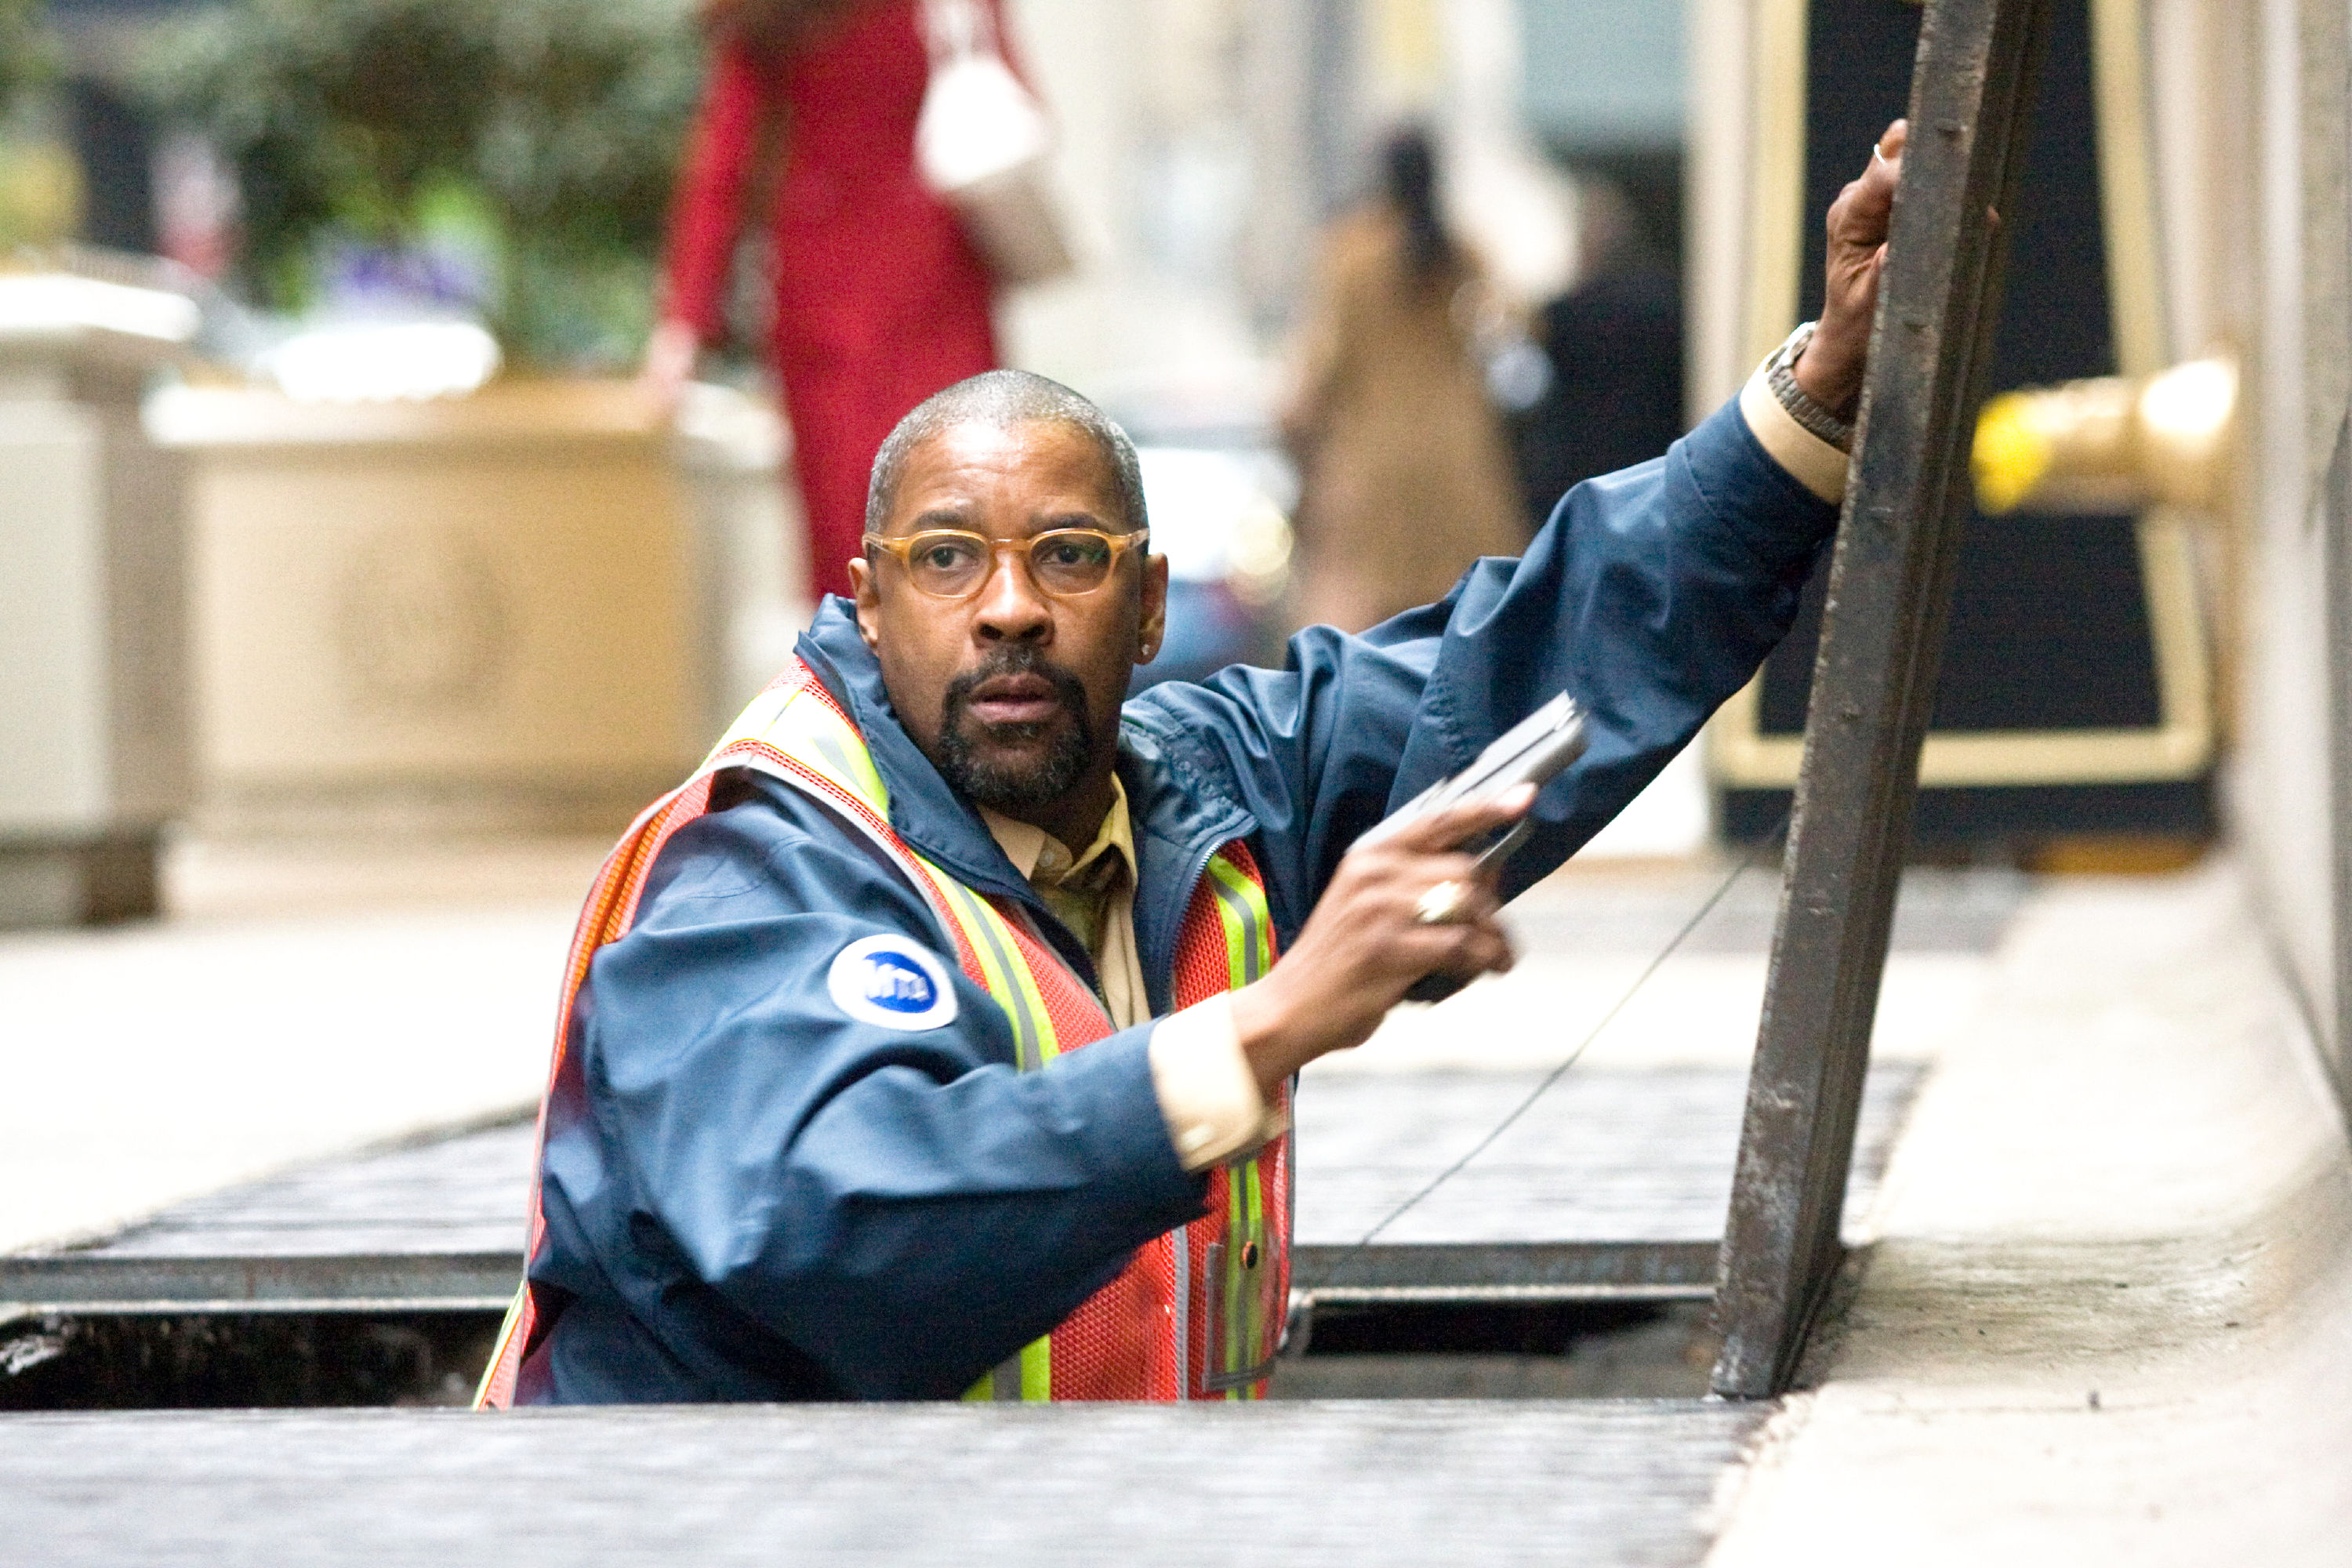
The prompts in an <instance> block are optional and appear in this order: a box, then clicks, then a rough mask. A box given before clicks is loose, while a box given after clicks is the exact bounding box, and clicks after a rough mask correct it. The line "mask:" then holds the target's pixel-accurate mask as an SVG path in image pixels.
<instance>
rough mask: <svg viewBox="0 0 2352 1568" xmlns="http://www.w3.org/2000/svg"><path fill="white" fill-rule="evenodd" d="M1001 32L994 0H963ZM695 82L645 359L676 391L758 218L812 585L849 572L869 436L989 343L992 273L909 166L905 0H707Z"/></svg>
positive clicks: (913, 77) (923, 62)
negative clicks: (706, 49)
mask: <svg viewBox="0 0 2352 1568" xmlns="http://www.w3.org/2000/svg"><path fill="white" fill-rule="evenodd" d="M980 4H981V5H983V7H984V8H985V10H986V12H987V15H988V16H989V19H990V21H991V22H992V23H993V24H995V25H996V28H995V37H997V38H999V39H1002V38H1003V36H1004V33H1003V26H1002V22H1003V18H1002V16H1001V15H1000V0H980ZM702 15H703V21H704V25H705V26H706V27H707V28H708V29H709V34H710V38H711V51H712V53H711V68H710V82H709V89H708V90H707V93H706V96H705V100H704V102H703V105H702V110H701V113H700V116H699V118H698V121H697V123H696V125H695V128H694V131H693V132H692V137H691V140H690V142H689V143H688V150H687V155H686V160H685V163H684V165H683V167H682V168H681V170H680V172H679V178H678V189H677V202H676V206H675V209H674V211H673V213H672V216H671V220H670V242H669V257H668V262H667V268H668V276H667V294H666V297H665V299H664V301H663V308H662V312H661V314H662V321H661V324H660V325H659V326H658V327H656V329H655V332H654V337H653V341H652V342H651V344H650V345H649V347H648V349H647V351H646V379H647V380H648V381H649V382H650V383H652V384H654V385H655V386H656V388H657V389H658V390H659V391H661V392H662V393H663V394H664V395H675V394H676V392H677V388H678V387H679V386H681V385H682V384H684V383H685V381H686V380H687V379H688V377H689V376H690V375H691V374H693V368H694V363H695V360H696V357H697V355H698V353H699V351H700V349H701V348H702V347H703V346H704V345H706V344H709V343H710V342H714V341H715V340H716V339H718V338H719V335H720V333H721V331H722V330H723V320H722V318H723V316H724V313H725V301H726V296H727V292H728V282H729V277H730V271H731V268H732V262H733V259H734V253H735V243H736V239H737V237H738V236H739V235H740V233H741V232H742V230H743V229H744V228H745V227H746V226H747V225H749V224H751V223H756V222H760V221H762V220H763V219H764V221H765V223H766V225H767V227H768V231H769V236H770V238H771V241H772V245H771V248H770V254H771V258H772V260H771V267H772V273H773V276H772V279H771V283H772V288H773V289H774V310H773V320H772V323H771V326H770V334H771V335H770V351H771V353H772V363H773V366H774V369H775V373H776V376H777V379H778V381H779V382H780V383H781V384H782V395H783V403H784V412H785V414H786V416H788V417H789V418H790V420H791V422H792V428H793V464H794V467H795V468H796V469H797V470H798V474H799V479H800V488H801V496H802V500H803V505H804V507H805V509H806V512H807V517H808V533H809V551H808V561H809V568H810V575H811V583H810V589H811V597H812V598H821V597H822V596H823V595H825V594H828V593H833V594H846V593H848V592H849V565H848V563H849V559H850V557H851V556H853V555H856V554H857V553H858V552H859V550H860V548H861V546H860V544H859V539H860V536H861V535H862V534H863V533H864V531H865V527H866V474H867V472H868V470H869V469H870V468H872V466H873V463H874V454H875V453H876V452H877V450H879V449H880V447H881V445H882V438H883V437H886V436H887V435H888V434H889V433H890V430H891V427H892V426H895V425H897V424H898V420H899V419H900V418H901V417H902V416H904V415H905V414H906V413H907V411H908V409H911V408H913V407H914V406H915V405H917V404H918V403H920V402H921V401H922V400H923V399H924V398H926V397H929V395H931V394H932V393H934V392H937V391H938V390H939V389H940V388H941V387H943V386H946V385H949V384H951V383H953V382H957V381H961V380H962V379H963V378H964V377H966V376H969V375H975V374H979V373H980V372H982V371H984V370H990V369H993V368H994V367H995V365H996V363H997V357H998V356H997V342H996V331H995V327H994V324H993V321H992V318H991V308H992V303H993V299H994V291H995V290H994V282H993V279H992V278H991V276H990V273H989V269H988V265H987V263H986V262H985V261H984V260H983V259H982V257H981V255H980V253H979V251H978V250H977V249H975V248H974V247H973V246H972V243H971V239H970V238H969V237H968V236H967V235H966V233H965V230H964V227H963V225H962V223H961V220H960V219H959V218H958V217H957V216H956V214H955V212H954V210H953V209H952V208H950V206H949V205H947V203H946V202H945V201H943V200H942V199H941V198H940V196H939V195H937V194H935V193H934V192H933V191H932V190H931V189H930V188H929V185H927V184H925V183H924V180H923V178H922V175H921V174H920V173H919V170H918V168H917V165H916V159H915V123H916V120H917V117H918V116H919V114H920V112H921V110H922V105H923V92H924V89H925V87H926V86H927V84H928V83H929V76H930V56H929V48H928V47H927V45H926V42H925V37H924V7H923V5H922V0H705V3H704V5H703V7H702Z"/></svg>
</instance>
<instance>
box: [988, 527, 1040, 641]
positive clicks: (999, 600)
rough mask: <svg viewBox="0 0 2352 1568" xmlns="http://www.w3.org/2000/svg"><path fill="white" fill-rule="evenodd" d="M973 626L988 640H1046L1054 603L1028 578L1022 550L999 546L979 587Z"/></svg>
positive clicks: (1027, 564)
mask: <svg viewBox="0 0 2352 1568" xmlns="http://www.w3.org/2000/svg"><path fill="white" fill-rule="evenodd" d="M974 626H975V627H976V628H977V630H978V631H979V634H980V636H981V637H982V640H983V641H987V642H1043V641H1045V640H1046V637H1047V634H1049V633H1050V632H1051V631H1052V630H1053V627H1054V612H1053V606H1052V605H1048V604H1047V603H1046V602H1045V595H1043V594H1040V593H1039V592H1038V591H1037V584H1035V583H1034V582H1032V581H1030V578H1029V560H1028V556H1027V554H1026V553H1025V552H1024V551H1018V550H1012V549H1008V548H1005V547H1003V546H1002V545H1000V546H998V548H997V551H996V569H995V570H994V571H993V572H991V573H990V574H988V581H987V582H986V583H985V584H982V586H981V590H980V611H979V615H978V616H977V618H976V620H975V622H974Z"/></svg>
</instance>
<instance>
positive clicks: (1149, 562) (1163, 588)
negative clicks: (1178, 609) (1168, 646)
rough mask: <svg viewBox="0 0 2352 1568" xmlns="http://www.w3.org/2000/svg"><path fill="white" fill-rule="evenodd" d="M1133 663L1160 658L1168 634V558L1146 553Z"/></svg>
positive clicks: (1147, 662)
mask: <svg viewBox="0 0 2352 1568" xmlns="http://www.w3.org/2000/svg"><path fill="white" fill-rule="evenodd" d="M1137 631H1138V634H1139V635H1138V637H1136V643H1137V647H1136V650H1135V662H1136V663H1138V664H1150V662H1151V661H1152V660H1153V659H1155V658H1159V657H1160V644H1161V643H1162V642H1164V641H1166V640H1167V637H1168V557H1166V556H1165V555H1150V556H1146V557H1145V558H1144V562H1143V620H1142V624H1141V625H1140V626H1139V627H1138V628H1137Z"/></svg>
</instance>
